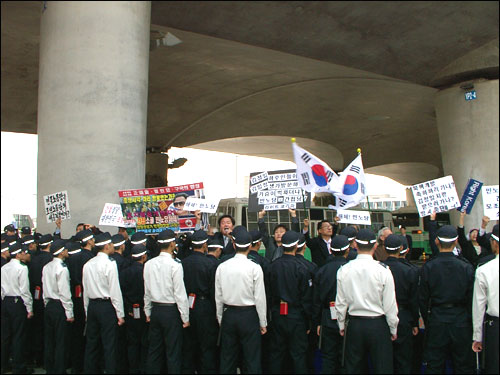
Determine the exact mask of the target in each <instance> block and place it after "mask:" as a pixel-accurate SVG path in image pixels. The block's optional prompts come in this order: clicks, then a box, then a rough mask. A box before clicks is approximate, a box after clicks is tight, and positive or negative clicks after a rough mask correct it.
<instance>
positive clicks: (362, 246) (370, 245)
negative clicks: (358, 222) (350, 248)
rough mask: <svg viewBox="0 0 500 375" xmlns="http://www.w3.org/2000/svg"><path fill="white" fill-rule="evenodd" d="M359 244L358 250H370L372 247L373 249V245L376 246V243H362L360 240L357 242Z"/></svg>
mask: <svg viewBox="0 0 500 375" xmlns="http://www.w3.org/2000/svg"><path fill="white" fill-rule="evenodd" d="M356 243H357V244H358V250H361V251H370V250H371V249H373V246H375V244H374V243H368V244H362V243H359V242H356Z"/></svg>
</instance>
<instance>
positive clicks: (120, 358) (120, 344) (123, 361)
mask: <svg viewBox="0 0 500 375" xmlns="http://www.w3.org/2000/svg"><path fill="white" fill-rule="evenodd" d="M115 347H116V349H115V350H116V373H117V374H128V372H129V369H128V356H127V352H128V348H127V326H126V325H125V324H124V325H122V326H118V327H116V346H115Z"/></svg>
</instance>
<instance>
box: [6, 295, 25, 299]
mask: <svg viewBox="0 0 500 375" xmlns="http://www.w3.org/2000/svg"><path fill="white" fill-rule="evenodd" d="M6 298H9V299H16V298H21V296H5V297H3V299H6Z"/></svg>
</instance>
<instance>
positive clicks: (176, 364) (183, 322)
mask: <svg viewBox="0 0 500 375" xmlns="http://www.w3.org/2000/svg"><path fill="white" fill-rule="evenodd" d="M157 241H158V245H159V248H160V255H158V256H157V257H155V258H153V259H151V260H149V261H148V262H146V264H145V266H144V312H145V314H146V322H150V325H149V352H148V365H147V373H150V374H159V373H160V372H161V367H162V363H163V360H164V356H165V353H166V354H167V369H168V372H169V373H171V374H179V373H181V369H182V353H181V352H182V335H183V333H182V328H186V327H188V326H189V305H188V299H187V294H186V288H185V286H184V273H183V270H182V265H181V261H180V260H178V259H174V258H173V256H172V254H173V252H174V249H175V247H176V242H175V233H174V232H172V231H171V230H170V229H165V230H164V231H162V232H160V234H159V235H158V240H157ZM165 346H166V347H165Z"/></svg>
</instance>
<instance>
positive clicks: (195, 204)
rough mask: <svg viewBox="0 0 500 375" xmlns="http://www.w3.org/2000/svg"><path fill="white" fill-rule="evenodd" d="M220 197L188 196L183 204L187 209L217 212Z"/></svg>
mask: <svg viewBox="0 0 500 375" xmlns="http://www.w3.org/2000/svg"><path fill="white" fill-rule="evenodd" d="M219 201H220V199H201V198H194V197H189V198H188V199H187V201H186V204H185V205H184V209H185V210H187V211H198V210H199V211H200V212H208V213H210V214H215V213H216V212H217V207H219Z"/></svg>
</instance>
